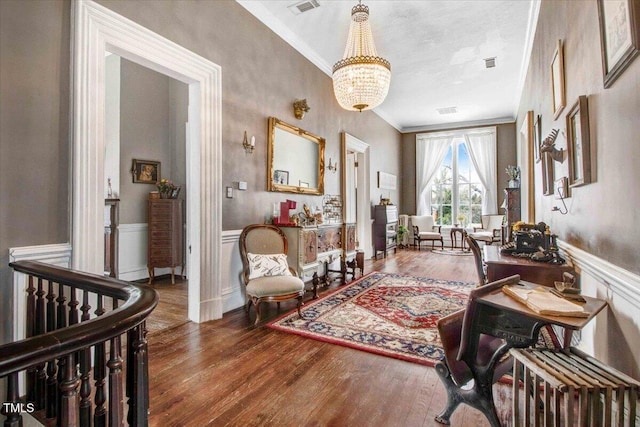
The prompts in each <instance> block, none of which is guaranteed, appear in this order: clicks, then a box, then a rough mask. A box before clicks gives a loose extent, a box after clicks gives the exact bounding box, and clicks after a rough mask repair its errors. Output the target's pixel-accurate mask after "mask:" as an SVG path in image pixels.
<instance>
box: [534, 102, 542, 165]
mask: <svg viewBox="0 0 640 427" xmlns="http://www.w3.org/2000/svg"><path fill="white" fill-rule="evenodd" d="M540 144H542V116H541V115H540V114H538V115H537V116H536V122H535V123H534V124H533V154H534V157H535V159H536V163H540V160H541V158H540Z"/></svg>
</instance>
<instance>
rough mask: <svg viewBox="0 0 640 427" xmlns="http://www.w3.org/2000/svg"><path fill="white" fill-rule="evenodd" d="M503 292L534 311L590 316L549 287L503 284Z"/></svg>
mask: <svg viewBox="0 0 640 427" xmlns="http://www.w3.org/2000/svg"><path fill="white" fill-rule="evenodd" d="M502 292H504V293H505V294H507V295H509V296H510V297H512V298H514V299H515V300H517V301H518V302H520V303H522V304H524V305H526V306H527V307H529V308H530V309H531V310H532V311H535V312H536V313H538V314H543V315H547V316H567V317H589V313H588V312H586V311H584V308H583V307H582V306H581V305H579V304H575V303H573V302H571V301H567V300H566V299H564V298H560V297H559V296H557V295H554V294H553V293H551V292H549V290H548V289H546V288H544V287H542V286H538V287H536V288H533V289H531V288H522V287H518V286H503V287H502Z"/></svg>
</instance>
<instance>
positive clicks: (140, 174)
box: [131, 159, 161, 184]
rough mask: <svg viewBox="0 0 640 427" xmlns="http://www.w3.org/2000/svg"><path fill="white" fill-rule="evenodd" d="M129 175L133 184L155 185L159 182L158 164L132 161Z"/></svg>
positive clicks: (147, 161) (151, 161)
mask: <svg viewBox="0 0 640 427" xmlns="http://www.w3.org/2000/svg"><path fill="white" fill-rule="evenodd" d="M131 174H132V175H133V182H134V183H135V184H155V183H156V182H158V181H159V180H160V176H161V175H160V162H156V161H154V160H139V159H133V165H132V166H131Z"/></svg>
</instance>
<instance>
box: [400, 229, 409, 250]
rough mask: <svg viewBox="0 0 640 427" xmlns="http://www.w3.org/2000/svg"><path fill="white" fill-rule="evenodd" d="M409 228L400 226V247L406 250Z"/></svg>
mask: <svg viewBox="0 0 640 427" xmlns="http://www.w3.org/2000/svg"><path fill="white" fill-rule="evenodd" d="M407 231H409V230H407V227H405V226H404V225H399V226H398V246H399V247H401V248H404V246H405V245H404V243H403V242H404V235H405V234H407Z"/></svg>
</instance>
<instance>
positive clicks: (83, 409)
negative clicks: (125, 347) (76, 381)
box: [80, 291, 91, 426]
mask: <svg viewBox="0 0 640 427" xmlns="http://www.w3.org/2000/svg"><path fill="white" fill-rule="evenodd" d="M90 310H91V305H89V292H87V291H82V306H81V307H80V311H81V312H82V315H81V316H80V320H81V321H82V322H85V321H87V320H89V319H90V318H91V314H90ZM80 425H81V426H90V425H91V349H90V348H85V349H84V350H82V351H80Z"/></svg>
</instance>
